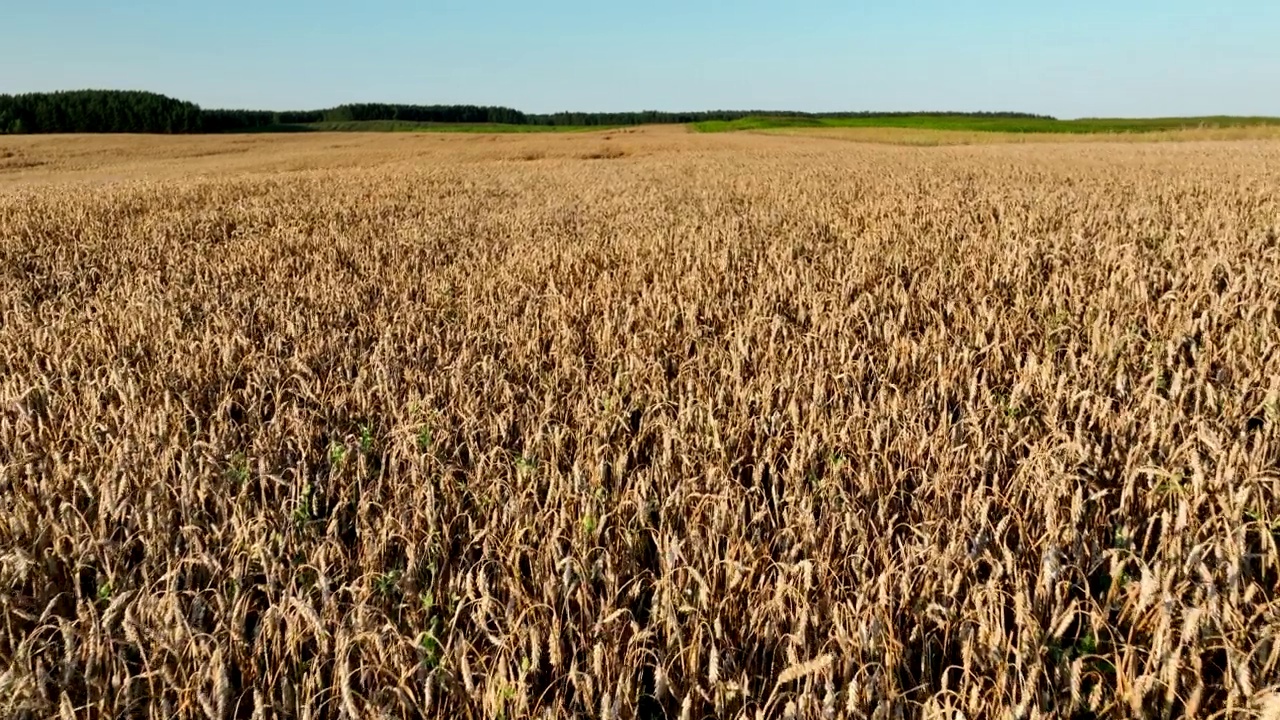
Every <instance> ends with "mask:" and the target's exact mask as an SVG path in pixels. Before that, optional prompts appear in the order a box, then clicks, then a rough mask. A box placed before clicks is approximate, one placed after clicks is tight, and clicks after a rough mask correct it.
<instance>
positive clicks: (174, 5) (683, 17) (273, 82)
mask: <svg viewBox="0 0 1280 720" xmlns="http://www.w3.org/2000/svg"><path fill="white" fill-rule="evenodd" d="M0 17H3V18H4V21H3V23H0V93H14V92H29V91H44V90H70V89H82V88H111V89H138V90H153V91H156V92H162V93H165V94H167V95H172V96H174V97H178V98H182V99H185V100H192V101H194V102H196V103H199V104H200V105H201V106H203V107H210V108H212V107H236V108H240V107H246V108H255V109H271V110H289V109H313V108H321V107H329V106H332V105H337V104H340V103H344V102H401V103H420V104H435V103H475V104H482V105H507V106H512V107H516V108H519V109H521V110H525V111H529V112H553V111H558V110H584V111H610V110H642V109H658V110H711V109H768V110H783V109H786V110H806V111H834V110H963V111H972V110H1016V111H1023V112H1037V113H1046V114H1052V115H1056V116H1058V117H1063V118H1070V117H1085V116H1094V117H1097V116H1107V117H1137V116H1172V115H1178V116H1185V115H1214V114H1230V115H1280V44H1278V42H1277V38H1280V2H1276V0H1219V1H1218V2H1214V3H1208V2H1204V0H1194V1H1193V0H1159V1H1157V0H1111V1H1110V2H1102V1H1100V0H1077V1H1076V2H1074V3H1040V2H1029V1H1028V0H1020V1H1019V2H1012V1H1009V0H973V1H971V2H968V3H957V2H951V1H943V0H916V1H915V2H910V0H907V1H905V2H892V3H891V2H888V1H878V2H858V1H857V0H853V1H845V2H838V1H837V0H793V1H792V2H779V1H774V2H762V1H759V0H736V1H735V2H721V1H719V0H704V1H701V2H690V1H689V0H650V1H649V2H646V3H643V4H630V5H627V6H623V5H621V4H617V3H605V2H600V1H599V0H594V1H593V2H578V1H576V0H575V1H573V2H566V1H561V2H549V3H530V2H513V1H511V0H490V2H485V3H481V2H475V1H474V0H470V1H466V2H464V1H462V0H456V1H455V0H431V1H428V2H408V1H403V0H368V1H367V2H362V3H352V2H345V1H343V2H339V1H338V0H311V1H310V2H307V3H302V2H297V1H296V0H256V1H254V2H248V1H246V0H222V1H221V2H218V3H201V4H196V3H190V2H185V1H184V0H178V1H177V2H175V1H174V0H165V1H163V2H161V1H160V0H115V1H114V2H111V1H108V2H103V1H102V0H40V1H39V2H28V3H18V2H17V0H0Z"/></svg>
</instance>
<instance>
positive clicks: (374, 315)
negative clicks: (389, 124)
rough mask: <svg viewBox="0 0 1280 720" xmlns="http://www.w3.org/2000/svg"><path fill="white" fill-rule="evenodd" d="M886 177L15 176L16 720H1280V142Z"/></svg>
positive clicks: (587, 173)
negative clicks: (1274, 719) (1172, 719)
mask: <svg viewBox="0 0 1280 720" xmlns="http://www.w3.org/2000/svg"><path fill="white" fill-rule="evenodd" d="M829 130H830V129H825V130H822V131H823V132H826V131H829ZM836 130H839V131H840V132H846V130H841V129H838V128H837V129H836ZM919 130H920V129H919V128H907V129H905V132H908V133H910V132H917V131H919ZM925 130H929V129H927V128H926V129H925ZM878 137H879V136H878ZM885 137H888V136H885ZM894 137H907V135H901V136H894ZM858 139H859V138H857V137H839V136H837V137H822V136H808V137H795V136H790V135H779V134H755V133H695V132H688V131H686V130H685V129H684V128H681V127H666V128H650V127H644V128H637V129H628V130H623V131H597V132H577V133H546V134H537V135H518V134H510V135H470V134H449V133H440V134H418V133H386V134H350V133H347V134H331V133H321V132H316V133H300V134H284V135H243V136H190V137H140V136H101V137H85V136H71V137H64V136H22V137H4V138H0V498H2V500H3V502H0V716H3V717H13V718H44V717H54V716H61V717H86V716H87V717H124V716H128V717H148V718H168V717H184V718H185V717H193V718H194V717H201V718H204V717H210V718H233V717H235V718H240V717H243V718H250V717H252V718H260V717H300V718H313V719H318V718H340V717H342V718H365V717H370V718H372V717H459V718H465V717H472V718H480V717H486V718H496V717H502V718H508V719H511V718H525V717H569V716H581V717H586V716H591V717H601V718H656V717H670V718H701V717H751V718H754V717H798V718H819V717H821V718H869V719H872V720H881V719H882V718H886V719H887V718H896V717H917V716H930V717H944V716H945V717H957V715H956V714H955V713H956V712H961V713H963V715H962V716H963V717H967V718H981V717H1009V716H1012V717H1020V718H1024V717H1025V718H1030V717H1045V716H1054V717H1129V716H1143V715H1150V716H1181V715H1188V716H1201V717H1205V716H1215V713H1216V714H1217V715H1216V716H1218V717H1222V716H1227V717H1245V716H1257V715H1259V714H1261V713H1263V712H1266V711H1270V712H1273V713H1274V712H1277V711H1280V705H1277V703H1280V700H1277V695H1276V691H1277V690H1278V689H1280V646H1278V645H1277V641H1278V640H1280V638H1277V634H1278V633H1280V598H1278V597H1277V591H1278V590H1280V554H1278V553H1277V546H1276V543H1277V540H1278V539H1280V143H1277V142H1274V141H1269V140H1266V139H1262V138H1259V137H1253V138H1249V139H1243V140H1238V141H1233V142H1217V141H1207V140H1205V139H1203V137H1200V136H1196V135H1188V136H1179V137H1178V138H1177V139H1181V140H1183V141H1181V142H1161V143H1127V142H1115V141H1108V142H1090V141H1085V140H1081V139H1079V138H1074V137H1073V138H1071V139H1070V140H1069V141H1065V142H1034V143H1022V142H1001V143H994V142H983V143H981V144H969V142H968V141H964V142H961V141H960V140H959V139H957V138H955V137H952V139H953V140H955V141H956V143H958V144H952V143H950V142H947V143H941V142H940V143H937V144H938V145H939V146H938V147H903V146H901V145H900V144H897V143H896V142H895V141H894V140H892V139H888V140H885V139H884V137H880V138H879V140H877V141H876V142H858V141H856V140H858ZM861 139H862V140H867V139H869V138H861ZM972 139H973V138H972V137H970V140H972ZM1171 139H1173V138H1171ZM881 140H883V142H882V141H881ZM908 144H910V143H908ZM930 144H933V143H930ZM1273 716H1274V715H1273Z"/></svg>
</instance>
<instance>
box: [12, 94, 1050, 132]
mask: <svg viewBox="0 0 1280 720" xmlns="http://www.w3.org/2000/svg"><path fill="white" fill-rule="evenodd" d="M919 114H922V113H908V112H902V113H880V112H849V113H804V112H780V111H768V110H765V111H761V110H711V111H703V112H663V111H657V110H646V111H641V112H560V113H551V114H532V113H525V112H521V111H520V110H516V109H513V108H509V107H499V106H477V105H397V104H387V103H357V104H347V105H339V106H337V107H334V108H329V109H326V110H301V111H285V112H276V111H270V110H221V109H211V110H205V109H202V108H200V107H199V106H198V105H196V104H195V103H191V102H186V101H183V100H176V99H174V98H171V97H167V96H165V95H160V94H158V93H151V92H142V91H134V90H71V91H63V92H50V93H26V94H21V95H0V134H3V133H73V132H74V133H201V132H204V133H216V132H248V131H255V130H259V131H260V130H270V129H275V128H279V129H287V128H289V127H291V126H294V127H296V126H305V125H308V124H311V123H325V122H360V121H368V120H399V121H406V122H431V123H502V124H509V125H575V126H581V125H588V126H590V125H648V124H674V123H682V124H683V123H693V122H702V121H706V120H738V119H740V118H744V117H754V116H768V117H815V118H817V117H826V118H832V117H893V116H908V115H919ZM925 114H929V115H942V116H953V117H990V118H1019V119H1052V118H1050V117H1049V116H1047V115H1034V114H1030V113H1016V112H989V113H953V112H941V113H925Z"/></svg>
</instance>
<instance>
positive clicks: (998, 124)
mask: <svg viewBox="0 0 1280 720" xmlns="http://www.w3.org/2000/svg"><path fill="white" fill-rule="evenodd" d="M1259 125H1277V126H1280V118H1276V117H1230V116H1214V117H1196V118H1082V119H1079V120H1052V119H1047V118H1043V119H1042V118H999V117H991V118H987V117H965V116H947V115H899V116H883V117H874V116H870V117H844V118H823V117H764V116H761V117H747V118H742V119H741V120H709V121H706V122H699V123H693V124H692V125H691V127H692V128H693V129H694V130H696V131H698V132H733V131H736V130H778V129H785V128H848V127H889V128H912V129H918V130H968V131H982V132H1006V133H1082V134H1083V133H1129V132H1158V131H1165V130H1185V129H1194V128H1223V127H1250V126H1259Z"/></svg>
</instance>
